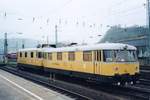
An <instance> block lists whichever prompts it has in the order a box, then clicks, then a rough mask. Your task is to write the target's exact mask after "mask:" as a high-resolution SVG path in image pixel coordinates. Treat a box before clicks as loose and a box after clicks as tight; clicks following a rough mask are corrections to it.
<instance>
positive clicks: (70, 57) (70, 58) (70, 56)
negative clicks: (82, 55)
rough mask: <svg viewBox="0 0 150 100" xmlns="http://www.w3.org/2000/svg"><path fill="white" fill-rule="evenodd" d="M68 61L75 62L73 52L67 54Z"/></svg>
mask: <svg viewBox="0 0 150 100" xmlns="http://www.w3.org/2000/svg"><path fill="white" fill-rule="evenodd" d="M68 60H70V61H74V60H75V53H74V52H69V53H68Z"/></svg>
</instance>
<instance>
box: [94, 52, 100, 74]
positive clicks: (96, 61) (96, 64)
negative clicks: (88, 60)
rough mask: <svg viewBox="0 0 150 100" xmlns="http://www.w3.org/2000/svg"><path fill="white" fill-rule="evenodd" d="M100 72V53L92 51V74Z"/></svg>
mask: <svg viewBox="0 0 150 100" xmlns="http://www.w3.org/2000/svg"><path fill="white" fill-rule="evenodd" d="M100 71H101V51H100V50H96V51H94V73H95V74H100Z"/></svg>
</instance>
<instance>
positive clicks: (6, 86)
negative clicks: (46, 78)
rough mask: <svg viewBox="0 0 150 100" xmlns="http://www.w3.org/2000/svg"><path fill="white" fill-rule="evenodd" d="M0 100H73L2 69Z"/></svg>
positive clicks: (0, 74)
mask: <svg viewBox="0 0 150 100" xmlns="http://www.w3.org/2000/svg"><path fill="white" fill-rule="evenodd" d="M0 100H73V99H72V98H69V97H67V96H65V95H62V94H60V93H57V92H55V91H53V90H50V89H48V88H46V87H44V86H41V85H38V84H36V83H33V82H31V81H28V80H26V79H24V78H21V77H18V76H16V75H13V74H11V73H8V72H6V71H3V70H1V69H0Z"/></svg>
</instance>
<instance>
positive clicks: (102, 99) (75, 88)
mask: <svg viewBox="0 0 150 100" xmlns="http://www.w3.org/2000/svg"><path fill="white" fill-rule="evenodd" d="M1 69H2V70H5V71H7V72H10V73H12V74H15V75H17V76H20V77H23V78H26V79H28V80H31V81H33V82H36V83H38V84H42V85H44V86H46V87H48V88H50V89H52V90H54V91H57V92H59V93H61V94H64V95H67V96H69V97H71V98H73V99H75V100H110V99H111V100H112V99H113V100H119V99H122V98H120V97H117V96H113V95H110V94H107V93H104V92H100V91H96V90H93V89H88V88H86V87H82V86H79V85H75V84H71V83H67V82H63V81H59V80H51V79H49V78H47V77H44V76H40V75H36V74H32V73H29V72H25V71H21V70H17V69H16V68H12V67H6V66H5V67H1Z"/></svg>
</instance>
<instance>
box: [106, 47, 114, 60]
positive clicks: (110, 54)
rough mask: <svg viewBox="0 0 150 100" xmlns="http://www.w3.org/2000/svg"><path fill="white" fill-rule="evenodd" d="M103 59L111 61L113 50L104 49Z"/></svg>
mask: <svg viewBox="0 0 150 100" xmlns="http://www.w3.org/2000/svg"><path fill="white" fill-rule="evenodd" d="M103 59H104V62H113V59H114V52H113V51H112V50H104V51H103Z"/></svg>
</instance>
